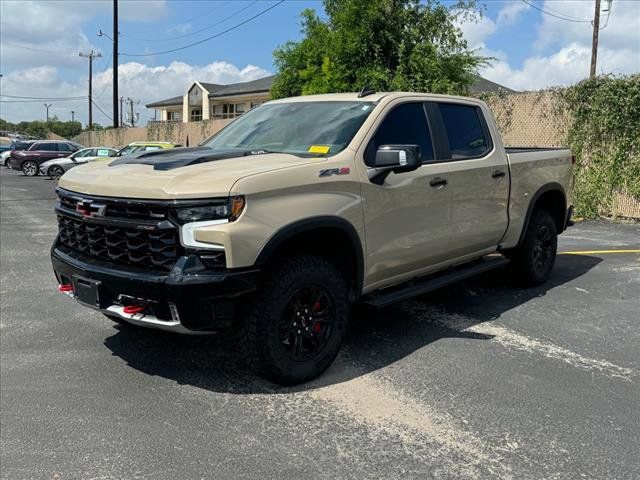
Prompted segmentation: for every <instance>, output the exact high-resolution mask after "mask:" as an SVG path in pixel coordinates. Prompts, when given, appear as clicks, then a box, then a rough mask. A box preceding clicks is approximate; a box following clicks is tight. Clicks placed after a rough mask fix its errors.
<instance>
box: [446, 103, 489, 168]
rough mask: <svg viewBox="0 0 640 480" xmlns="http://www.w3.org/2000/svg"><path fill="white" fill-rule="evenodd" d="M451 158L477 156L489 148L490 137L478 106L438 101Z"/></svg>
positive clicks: (482, 154) (480, 155) (458, 158)
mask: <svg viewBox="0 0 640 480" xmlns="http://www.w3.org/2000/svg"><path fill="white" fill-rule="evenodd" d="M438 108H439V110H440V115H441V116H442V121H443V123H444V128H445V130H446V132H447V137H448V142H449V151H450V152H451V159H452V160H462V159H465V158H477V157H482V156H484V155H485V154H486V153H487V152H488V151H489V150H490V149H491V139H490V137H489V134H488V132H487V131H486V129H485V126H484V122H483V121H482V117H481V115H482V113H481V112H480V111H479V108H478V107H474V106H471V105H461V104H455V103H438Z"/></svg>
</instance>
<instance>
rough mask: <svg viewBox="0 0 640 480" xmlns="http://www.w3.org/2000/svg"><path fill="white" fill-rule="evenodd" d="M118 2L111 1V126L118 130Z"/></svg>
mask: <svg viewBox="0 0 640 480" xmlns="http://www.w3.org/2000/svg"><path fill="white" fill-rule="evenodd" d="M118 35H119V33H118V0H113V126H114V127H115V128H118Z"/></svg>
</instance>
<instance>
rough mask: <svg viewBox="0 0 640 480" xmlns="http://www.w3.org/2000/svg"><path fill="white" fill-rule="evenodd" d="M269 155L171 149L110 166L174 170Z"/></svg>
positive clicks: (232, 151) (234, 151)
mask: <svg viewBox="0 0 640 480" xmlns="http://www.w3.org/2000/svg"><path fill="white" fill-rule="evenodd" d="M263 153H269V152H267V151H265V150H247V151H243V150H225V151H221V150H213V149H211V148H209V147H192V148H171V149H166V150H154V151H152V152H141V153H137V154H136V153H134V154H132V155H126V156H124V157H122V158H118V159H117V160H114V161H113V162H111V163H110V164H109V166H110V167H113V166H116V165H136V164H140V165H153V169H154V170H173V169H174V168H180V167H187V166H189V165H196V164H198V163H205V162H214V161H216V160H225V159H228V158H237V157H246V156H248V155H260V154H263Z"/></svg>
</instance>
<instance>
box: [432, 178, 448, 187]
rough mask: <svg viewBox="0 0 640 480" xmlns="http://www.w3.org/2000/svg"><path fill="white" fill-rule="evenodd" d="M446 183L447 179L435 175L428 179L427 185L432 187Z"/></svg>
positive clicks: (442, 185)
mask: <svg viewBox="0 0 640 480" xmlns="http://www.w3.org/2000/svg"><path fill="white" fill-rule="evenodd" d="M446 184H447V179H446V178H442V177H436V178H432V179H431V180H429V185H431V186H432V187H444V186H445V185H446Z"/></svg>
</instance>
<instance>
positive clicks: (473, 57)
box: [271, 0, 489, 98]
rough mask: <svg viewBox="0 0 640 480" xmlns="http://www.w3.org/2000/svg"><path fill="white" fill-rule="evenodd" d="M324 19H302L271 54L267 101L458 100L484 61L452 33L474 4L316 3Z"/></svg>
mask: <svg viewBox="0 0 640 480" xmlns="http://www.w3.org/2000/svg"><path fill="white" fill-rule="evenodd" d="M323 5H324V9H325V11H326V14H327V19H326V20H324V19H322V18H320V17H319V16H318V15H317V14H316V12H315V11H314V10H312V9H307V10H305V11H303V12H302V33H303V36H304V38H303V39H302V40H301V41H299V42H287V43H285V44H284V45H282V46H280V47H278V48H277V49H276V50H275V52H274V63H275V65H276V68H277V70H278V78H277V79H276V81H275V82H274V85H273V88H272V90H271V95H272V97H274V98H281V97H287V96H294V95H306V94H312V93H328V92H346V91H357V90H360V89H361V88H362V87H363V86H365V85H368V86H370V87H371V88H374V89H375V90H378V91H384V90H405V91H423V92H424V91H429V92H435V93H454V94H456V93H457V94H461V93H462V94H464V93H466V92H467V88H468V86H469V84H470V83H471V82H472V81H473V74H474V73H475V71H476V69H477V68H478V67H479V66H480V65H482V64H484V63H486V62H487V61H488V60H489V59H488V58H484V57H480V56H478V55H477V54H476V52H474V51H473V50H470V49H469V47H468V45H467V43H466V41H465V40H464V38H463V37H462V32H461V31H460V29H459V28H457V27H456V24H455V22H456V20H457V19H459V18H463V17H464V18H469V17H475V15H477V13H476V11H475V2H474V1H463V2H459V3H457V4H455V5H454V6H452V7H449V8H447V7H445V6H444V5H442V4H440V3H439V2H438V1H437V0H428V1H427V2H426V3H425V4H423V3H421V2H420V1H419V0H377V1H371V0H324V2H323Z"/></svg>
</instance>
